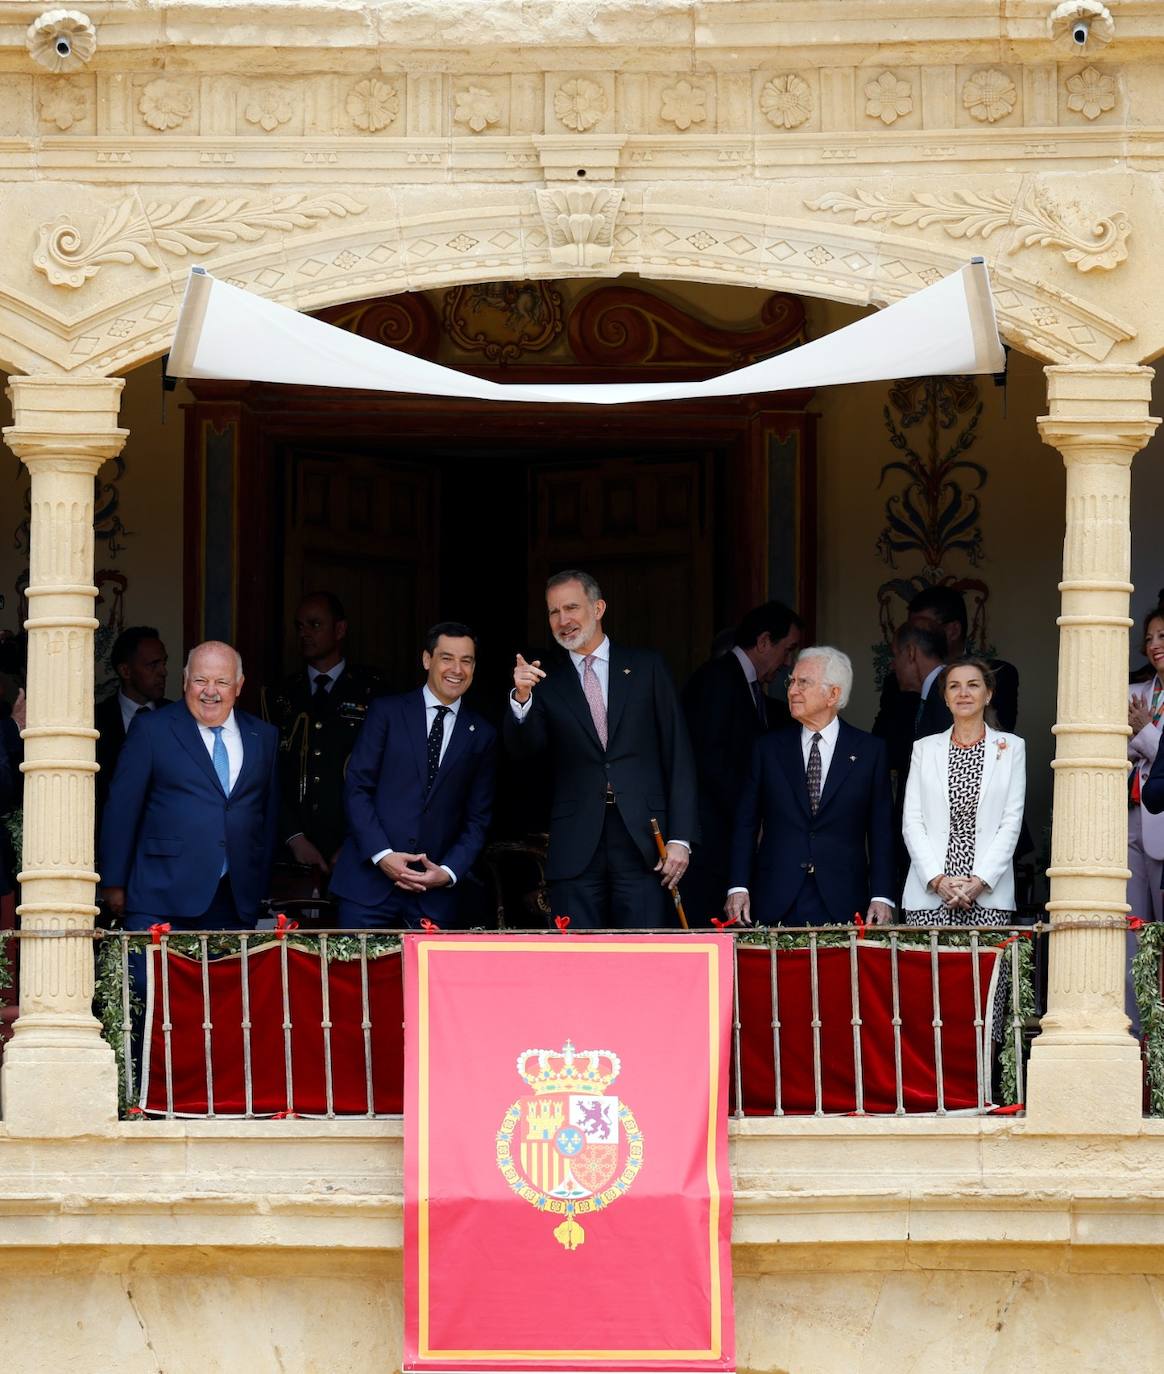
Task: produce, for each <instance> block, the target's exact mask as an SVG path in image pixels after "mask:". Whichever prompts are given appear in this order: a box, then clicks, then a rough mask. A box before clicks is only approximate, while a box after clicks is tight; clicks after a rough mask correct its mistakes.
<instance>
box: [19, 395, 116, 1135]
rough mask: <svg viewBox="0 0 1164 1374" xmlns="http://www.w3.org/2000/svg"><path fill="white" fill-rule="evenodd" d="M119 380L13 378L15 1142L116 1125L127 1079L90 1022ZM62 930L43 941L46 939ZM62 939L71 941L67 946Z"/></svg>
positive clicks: (94, 1022)
mask: <svg viewBox="0 0 1164 1374" xmlns="http://www.w3.org/2000/svg"><path fill="white" fill-rule="evenodd" d="M124 384H125V383H124V381H123V380H122V379H121V378H114V377H108V378H93V377H88V378H78V379H76V380H64V379H60V378H54V377H13V378H11V384H10V395H11V397H12V407H13V415H14V421H15V423H14V424H13V425H12V426H11V427H9V428H8V429H6V430H5V431H4V437H5V440H6V441H7V443H8V447H9V448H10V449H11V450H12V451H13V453H15V454H16V455H17V456H18V457H19V458H20V459H21V461H22V462H23V463H24V465H25V467H27V468H28V470H29V473H30V474H31V478H32V490H31V541H30V542H31V555H30V568H29V586H28V591H27V596H28V603H29V619H28V621H27V628H28V723H27V726H26V728H25V730H24V731H23V736H24V751H25V761H24V765H23V769H24V845H23V870H22V872H21V873H20V875H19V877H20V883H21V895H22V899H23V900H22V903H21V906H20V907H19V908H18V910H19V914H20V918H21V925H22V928H23V930H24V931H25V932H28V933H33V938H31V939H25V940H24V941H23V942H22V946H21V959H20V1018H19V1020H17V1022H16V1024H15V1028H14V1032H13V1038H12V1043H11V1044H10V1045H9V1046H8V1047H7V1052H6V1054H5V1057H4V1066H3V1075H2V1078H0V1090H2V1095H3V1111H4V1120H5V1125H6V1126H7V1128H8V1129H9V1131H17V1132H19V1131H22V1130H24V1129H25V1128H27V1129H28V1130H30V1131H33V1130H34V1131H37V1132H39V1133H41V1134H72V1133H76V1132H77V1128H78V1127H83V1128H84V1129H92V1128H93V1127H94V1126H95V1125H97V1124H100V1123H101V1122H103V1121H105V1122H112V1121H113V1120H114V1119H115V1113H116V1097H117V1084H116V1071H115V1068H114V1064H113V1055H112V1051H111V1050H110V1048H109V1046H108V1045H107V1044H105V1042H104V1041H103V1040H102V1039H101V1038H100V1033H99V1029H98V1025H97V1022H96V1020H95V1019H94V1017H93V1012H92V1001H93V942H92V931H93V918H94V916H95V915H96V911H97V909H96V907H95V906H94V905H93V890H94V884H95V882H96V881H97V874H96V872H95V871H94V855H93V810H94V806H93V801H94V785H93V780H94V774H95V773H96V771H97V764H96V761H95V746H96V740H97V731H96V730H95V729H94V728H93V632H94V630H95V629H96V628H97V621H96V620H95V619H94V616H93V610H94V599H95V597H96V595H97V588H96V587H94V586H93V492H94V478H95V477H96V475H97V471H98V469H99V468H100V466H101V464H102V463H103V462H105V460H106V459H108V458H112V457H114V456H115V455H116V454H118V453H119V452H120V451H121V448H122V445H123V444H124V442H125V439H126V437H127V434H128V431H126V430H124V429H119V428H118V427H117V423H116V422H117V408H118V401H119V399H120V395H121V389H122V387H123V386H124ZM40 931H44V932H53V933H54V934H53V935H50V936H49V937H48V938H43V939H37V938H35V932H40ZM56 932H61V933H64V932H71V933H72V934H73V935H74V937H75V938H69V936H68V935H62V936H60V937H57V936H56V935H55V933H56Z"/></svg>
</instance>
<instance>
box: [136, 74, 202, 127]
mask: <svg viewBox="0 0 1164 1374" xmlns="http://www.w3.org/2000/svg"><path fill="white" fill-rule="evenodd" d="M137 108H138V109H139V110H140V111H141V117H142V118H143V119H144V120H145V122H146V123H147V124H148V125H149V126H150V128H151V129H157V130H158V131H159V132H164V131H165V130H166V129H176V128H177V127H178V126H179V125H180V124H181V123H183V122H184V121H185V120H187V119H189V118H190V115H191V114H192V113H193V110H194V92H193V91H192V90H191V89H190V87H189V86H186V85H184V84H183V83H182V82H180V81H168V80H166V79H165V78H163V79H161V80H159V81H151V82H150V83H149V85H148V86H146V87H145V89H144V90H143V91H142V93H141V97H140V99H139V100H138V102H137Z"/></svg>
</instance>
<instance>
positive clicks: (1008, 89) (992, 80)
mask: <svg viewBox="0 0 1164 1374" xmlns="http://www.w3.org/2000/svg"><path fill="white" fill-rule="evenodd" d="M1017 102H1018V92H1017V91H1016V90H1015V85H1014V82H1013V81H1012V80H1011V79H1010V77H1009V76H1007V74H1006V73H1005V72H1000V71H998V70H997V69H994V70H991V71H981V72H975V73H974V74H973V75H972V76H971V77H970V78H969V79H968V80H967V82H966V84H965V85H964V86H963V87H962V104H963V106H964V107H965V108H966V109H967V110H969V112H970V115H971V118H973V119H977V120H981V121H983V122H984V123H987V124H993V123H994V122H995V120H997V119H1002V118H1003V117H1004V116H1006V115H1008V114H1010V113H1011V112H1012V111H1013V110H1014V107H1015V105H1016V104H1017Z"/></svg>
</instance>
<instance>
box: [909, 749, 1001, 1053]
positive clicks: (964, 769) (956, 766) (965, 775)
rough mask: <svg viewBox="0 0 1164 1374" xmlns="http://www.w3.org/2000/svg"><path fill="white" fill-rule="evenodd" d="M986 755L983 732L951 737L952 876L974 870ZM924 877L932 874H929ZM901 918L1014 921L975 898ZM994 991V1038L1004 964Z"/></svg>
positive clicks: (934, 922) (913, 922) (929, 922)
mask: <svg viewBox="0 0 1164 1374" xmlns="http://www.w3.org/2000/svg"><path fill="white" fill-rule="evenodd" d="M985 758H986V737H985V735H984V736H983V737H982V739H980V740H979V741H978V743H977V744H972V745H970V746H969V747H968V748H963V747H962V746H960V745H958V744H955V742H954V741H953V739H951V740H950V765H949V770H948V772H947V778H948V780H949V797H950V838H949V841H948V842H947V844H946V866H945V868H944V869H943V870H942V871H943V872H944V873H946V874H947V875H948V876H949V877H951V878H969V877H971V876H972V875H973V869H974V827H975V822H976V821H977V819H978V797H979V794H980V793H981V791H982V763H983V760H984V759H985ZM926 876H928V877H933V876H934V875H933V874H932V873H931V874H929V875H925V876H923V878H922V881H923V882H924V881H925V880H926ZM901 918H902V920H903V922H904V923H905V924H906V925H907V926H1007V925H1013V924H1014V912H1013V911H999V910H998V909H997V908H996V907H988V906H981V905H979V903H978V902H977V901H975V902H974V903H973V904H972V905H971V906H969V907H949V906H946V905H945V903H943V904H942V905H941V906H939V907H937V908H936V909H933V910H930V909H928V908H927V909H922V910H916V909H915V910H911V911H903V912H902V913H901ZM999 973H1000V977H999V982H998V988H997V990H996V992H995V1008H994V1024H993V1026H992V1028H991V1030H992V1036H991V1038H992V1039H994V1040H999V1039H1001V1037H1002V1032H1003V1026H1004V1023H1005V1018H1006V1013H1007V1001H1008V999H1009V987H1010V978H1009V969H1008V967H1007V965H1006V963H1005V962H1004V963H1003V966H1002V968H1001V969H1000V970H999Z"/></svg>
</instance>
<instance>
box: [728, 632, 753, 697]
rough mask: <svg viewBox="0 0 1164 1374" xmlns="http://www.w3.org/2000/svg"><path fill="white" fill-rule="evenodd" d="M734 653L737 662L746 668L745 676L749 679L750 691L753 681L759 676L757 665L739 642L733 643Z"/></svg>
mask: <svg viewBox="0 0 1164 1374" xmlns="http://www.w3.org/2000/svg"><path fill="white" fill-rule="evenodd" d="M732 653H733V654H735V656H736V660H737V662H738V663H739V665H740V667H741V668H742V669H743V670H744V677H746V678H747V680H748V690H749V691H750V690H751V687H752V683H753V682H755V681H756V680H757V678H758V677H759V674H758V673H757V672H756V665H755V664H754V663H753V662H752V660H751V659H750V658H749V657H748V654H747V651H746V650H745V649H741V648H740V646H739V645H738V644H733V645H732Z"/></svg>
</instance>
